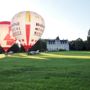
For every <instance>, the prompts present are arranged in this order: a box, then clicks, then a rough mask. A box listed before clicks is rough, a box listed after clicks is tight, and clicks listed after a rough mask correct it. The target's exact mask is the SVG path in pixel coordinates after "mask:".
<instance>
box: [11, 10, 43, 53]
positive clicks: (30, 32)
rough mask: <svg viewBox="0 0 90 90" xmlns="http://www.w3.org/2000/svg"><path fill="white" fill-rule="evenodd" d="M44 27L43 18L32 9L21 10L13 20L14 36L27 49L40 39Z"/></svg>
mask: <svg viewBox="0 0 90 90" xmlns="http://www.w3.org/2000/svg"><path fill="white" fill-rule="evenodd" d="M44 28H45V23H44V20H43V18H42V17H41V16H40V15H39V14H37V13H35V12H32V11H23V12H19V13H18V14H16V15H15V16H14V17H13V18H12V21H11V29H12V32H13V36H14V37H15V38H16V39H17V40H19V41H20V43H21V44H22V45H23V46H24V48H25V50H26V51H28V49H29V48H31V47H32V46H33V45H34V44H35V43H36V42H37V41H38V40H39V38H40V37H41V35H42V34H43V32H44Z"/></svg>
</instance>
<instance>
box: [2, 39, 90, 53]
mask: <svg viewBox="0 0 90 90" xmlns="http://www.w3.org/2000/svg"><path fill="white" fill-rule="evenodd" d="M69 49H70V50H78V51H89V50H90V37H88V38H87V40H86V41H83V40H82V39H81V38H78V39H76V40H72V41H69ZM35 50H39V51H41V52H42V51H47V40H45V39H44V40H43V39H40V40H38V41H37V43H36V44H35V45H34V46H33V47H32V48H30V49H29V51H35ZM9 51H13V52H14V53H17V52H25V49H24V47H23V46H21V48H19V47H18V45H17V44H14V45H13V46H12V47H11V48H10V49H9V50H8V52H9ZM3 52H4V50H3V48H2V47H0V53H3Z"/></svg>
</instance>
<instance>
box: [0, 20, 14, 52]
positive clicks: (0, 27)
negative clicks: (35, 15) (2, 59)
mask: <svg viewBox="0 0 90 90" xmlns="http://www.w3.org/2000/svg"><path fill="white" fill-rule="evenodd" d="M14 43H15V38H14V37H13V36H12V32H11V27H10V22H9V21H2V22H0V45H1V47H3V49H4V51H5V52H7V50H8V49H9V48H10V47H11V46H12V45H13V44H14Z"/></svg>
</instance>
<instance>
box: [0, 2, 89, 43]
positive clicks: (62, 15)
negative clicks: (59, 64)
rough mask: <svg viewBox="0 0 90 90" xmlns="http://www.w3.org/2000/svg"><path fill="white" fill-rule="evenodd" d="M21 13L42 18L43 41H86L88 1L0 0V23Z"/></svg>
mask: <svg viewBox="0 0 90 90" xmlns="http://www.w3.org/2000/svg"><path fill="white" fill-rule="evenodd" d="M21 11H34V12H37V13H38V14H40V15H41V16H42V17H43V18H44V20H45V31H44V33H43V35H42V37H41V38H43V39H55V38H56V37H57V36H59V38H60V39H61V40H62V39H68V40H69V41H70V40H76V39H77V38H82V39H83V40H86V39H87V34H88V30H89V29H90V0H0V21H11V19H12V18H13V16H14V15H15V14H17V13H18V12H21Z"/></svg>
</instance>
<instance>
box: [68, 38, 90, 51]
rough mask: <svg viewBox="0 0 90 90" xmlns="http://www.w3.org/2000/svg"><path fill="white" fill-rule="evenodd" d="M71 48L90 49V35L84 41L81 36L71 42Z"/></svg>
mask: <svg viewBox="0 0 90 90" xmlns="http://www.w3.org/2000/svg"><path fill="white" fill-rule="evenodd" d="M69 48H70V50H80V51H82V50H85V51H89V50H90V37H88V38H87V40H86V41H83V40H82V39H81V38H78V39H76V40H73V41H70V42H69Z"/></svg>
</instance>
